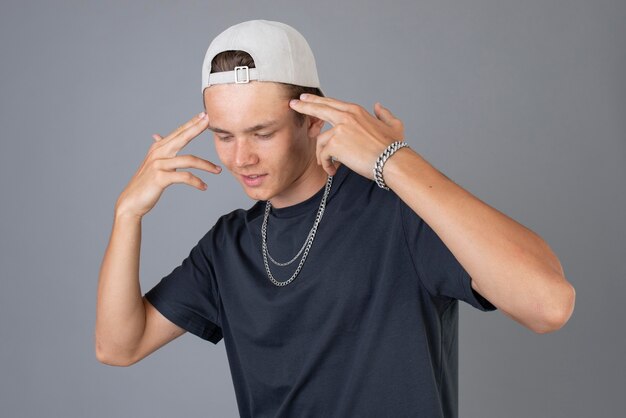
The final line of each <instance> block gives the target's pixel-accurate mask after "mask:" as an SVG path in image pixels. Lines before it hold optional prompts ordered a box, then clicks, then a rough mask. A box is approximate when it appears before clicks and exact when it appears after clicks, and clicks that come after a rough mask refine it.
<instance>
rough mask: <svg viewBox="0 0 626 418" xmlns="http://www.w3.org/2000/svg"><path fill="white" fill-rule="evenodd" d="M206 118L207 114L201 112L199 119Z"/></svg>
mask: <svg viewBox="0 0 626 418" xmlns="http://www.w3.org/2000/svg"><path fill="white" fill-rule="evenodd" d="M205 116H206V112H200V113H198V118H199V119H204V117H205Z"/></svg>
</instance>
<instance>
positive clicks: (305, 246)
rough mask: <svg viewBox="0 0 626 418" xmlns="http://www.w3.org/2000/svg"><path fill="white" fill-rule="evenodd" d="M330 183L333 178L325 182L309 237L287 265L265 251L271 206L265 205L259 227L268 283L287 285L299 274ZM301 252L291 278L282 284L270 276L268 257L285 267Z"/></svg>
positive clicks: (313, 237) (329, 177)
mask: <svg viewBox="0 0 626 418" xmlns="http://www.w3.org/2000/svg"><path fill="white" fill-rule="evenodd" d="M332 183H333V176H328V181H327V182H326V188H325V189H324V196H322V201H321V202H320V207H319V209H318V210H317V216H316V217H315V222H314V223H313V227H312V228H311V231H310V232H309V235H308V236H307V238H306V241H304V244H303V245H302V248H300V251H299V252H298V254H296V256H295V257H294V258H293V259H291V261H288V262H287V263H279V262H277V261H275V260H274V259H273V258H272V257H270V256H269V251H268V249H267V219H268V218H269V213H270V208H271V206H272V204H271V203H270V201H269V200H268V201H267V203H266V204H265V215H264V216H263V225H262V226H261V246H262V247H263V264H265V271H267V276H268V277H269V279H270V281H271V282H272V283H273V284H275V285H276V286H286V285H288V284H289V283H291V282H292V281H293V279H295V278H296V276H297V275H298V273H300V270H301V269H302V266H303V265H304V260H306V256H307V255H308V254H309V250H310V249H311V245H313V240H314V239H315V233H316V232H317V227H318V225H319V223H320V221H321V220H322V216H323V215H324V209H325V208H326V199H327V198H328V194H329V193H330V187H331V185H332ZM302 251H304V255H303V256H302V259H301V260H300V264H299V265H298V268H297V269H296V271H295V273H293V275H292V276H291V278H290V279H289V280H287V281H284V282H279V281H277V280H276V279H275V278H274V276H273V275H272V272H271V271H270V266H269V264H268V263H267V259H268V257H269V258H270V260H272V262H273V263H274V264H276V265H279V266H286V265H289V264H291V263H293V262H294V261H295V260H296V258H298V256H299V255H300V253H302Z"/></svg>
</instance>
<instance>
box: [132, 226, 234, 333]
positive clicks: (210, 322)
mask: <svg viewBox="0 0 626 418" xmlns="http://www.w3.org/2000/svg"><path fill="white" fill-rule="evenodd" d="M210 233H211V231H209V232H208V233H207V234H206V235H205V236H204V237H203V238H202V239H200V241H198V242H197V243H196V245H195V246H194V247H193V248H192V249H191V251H190V252H189V255H188V256H187V257H186V258H185V259H184V260H183V261H182V262H181V264H180V265H179V266H177V267H176V268H174V270H172V272H171V273H169V274H168V275H167V276H165V277H163V278H162V279H161V281H160V282H158V283H157V284H156V285H155V286H154V287H153V288H152V289H150V290H149V291H148V292H146V294H145V295H144V296H145V297H146V299H147V300H148V302H150V303H151V304H152V305H153V306H154V307H155V308H156V309H157V310H158V311H159V312H161V314H163V316H165V317H166V318H167V319H169V320H170V321H172V322H173V323H174V324H176V325H178V326H179V327H181V328H183V329H185V330H186V331H189V332H190V333H192V334H194V335H197V336H198V337H200V338H202V339H204V340H207V341H210V342H212V343H213V344H217V343H218V342H219V341H220V340H221V339H222V328H221V324H220V322H219V319H220V318H219V301H220V296H219V289H218V287H217V280H216V278H215V271H214V269H213V266H212V263H211V260H210V257H208V255H207V249H208V242H209V241H208V238H209V234H210Z"/></svg>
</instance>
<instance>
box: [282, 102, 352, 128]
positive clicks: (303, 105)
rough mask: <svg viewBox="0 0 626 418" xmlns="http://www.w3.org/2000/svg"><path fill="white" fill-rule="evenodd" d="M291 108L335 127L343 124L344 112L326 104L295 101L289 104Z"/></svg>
mask: <svg viewBox="0 0 626 418" xmlns="http://www.w3.org/2000/svg"><path fill="white" fill-rule="evenodd" d="M289 106H290V107H291V108H292V109H293V110H295V111H296V112H298V113H303V114H305V115H311V116H315V117H316V118H319V119H322V120H325V121H327V122H328V123H330V124H331V125H332V126H333V127H334V126H335V125H337V124H338V123H341V115H342V114H343V113H344V112H343V111H341V110H339V109H337V108H334V107H331V106H329V105H327V104H324V103H312V102H304V101H302V100H298V99H293V100H291V101H290V102H289Z"/></svg>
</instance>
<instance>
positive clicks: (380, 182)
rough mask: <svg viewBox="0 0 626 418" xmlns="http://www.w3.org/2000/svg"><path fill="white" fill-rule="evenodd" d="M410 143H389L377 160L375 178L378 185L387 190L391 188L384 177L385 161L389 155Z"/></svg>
mask: <svg viewBox="0 0 626 418" xmlns="http://www.w3.org/2000/svg"><path fill="white" fill-rule="evenodd" d="M408 146H409V144H407V143H406V142H404V141H396V142H394V143H392V144H391V145H389V146H388V147H387V148H386V149H385V150H384V151H383V152H382V153H381V154H380V156H379V157H378V159H377V160H376V164H374V170H373V171H374V179H375V180H376V184H378V187H380V188H382V189H385V190H389V187H387V184H386V183H385V180H384V179H383V166H384V165H385V162H386V161H387V160H388V159H389V157H391V156H392V155H393V154H394V153H395V152H396V151H398V150H399V149H400V148H404V147H408Z"/></svg>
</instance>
